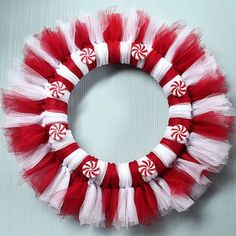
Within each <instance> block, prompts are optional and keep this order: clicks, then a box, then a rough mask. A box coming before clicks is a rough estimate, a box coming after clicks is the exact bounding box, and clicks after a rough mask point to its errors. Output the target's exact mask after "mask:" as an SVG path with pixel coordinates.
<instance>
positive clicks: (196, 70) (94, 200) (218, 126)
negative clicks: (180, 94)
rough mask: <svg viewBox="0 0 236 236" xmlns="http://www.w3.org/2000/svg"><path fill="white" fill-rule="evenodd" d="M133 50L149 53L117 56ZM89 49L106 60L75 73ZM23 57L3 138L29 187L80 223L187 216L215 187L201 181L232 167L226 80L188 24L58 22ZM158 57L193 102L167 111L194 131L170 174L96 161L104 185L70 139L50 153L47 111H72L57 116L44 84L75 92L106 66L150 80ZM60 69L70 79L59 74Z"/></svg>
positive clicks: (143, 19) (104, 15)
mask: <svg viewBox="0 0 236 236" xmlns="http://www.w3.org/2000/svg"><path fill="white" fill-rule="evenodd" d="M136 43H142V44H145V45H146V46H147V47H148V50H149V52H150V53H149V55H148V57H147V58H146V59H145V60H143V61H142V62H138V61H137V60H136V59H134V58H132V57H131V56H130V53H126V52H124V51H121V48H122V47H123V48H129V52H130V50H131V47H132V45H134V44H136ZM122 45H123V46H122ZM124 45H126V46H124ZM87 47H88V48H91V49H94V50H95V52H99V55H100V56H101V58H99V57H98V55H96V56H97V58H96V60H95V62H93V63H92V64H91V65H83V64H81V65H80V64H79V65H76V66H75V64H76V63H75V61H74V59H75V58H74V57H73V56H72V55H76V53H78V52H79V51H80V50H83V49H84V48H87ZM151 49H152V50H153V51H151ZM24 54H25V55H24V61H23V65H22V68H21V71H20V75H19V76H18V79H17V80H16V81H15V82H14V85H13V91H9V90H2V105H3V109H4V110H5V112H6V113H7V116H6V119H7V122H6V125H5V127H6V129H5V131H6V136H7V138H8V140H9V146H10V150H12V151H13V152H15V153H16V154H18V155H19V156H20V157H18V159H19V162H20V165H21V167H22V168H23V179H24V180H25V181H26V182H28V183H29V184H30V185H31V186H32V187H33V188H34V189H35V191H36V193H37V195H38V197H39V198H40V199H41V200H43V201H44V202H46V203H47V204H48V205H49V206H50V207H52V208H53V209H55V210H56V212H57V213H58V214H61V215H71V216H74V217H75V218H76V219H77V220H79V221H80V223H81V224H94V225H97V226H98V225H101V226H111V225H114V226H115V227H116V228H117V229H119V228H120V227H128V226H131V225H136V224H139V223H140V224H150V223H151V222H152V220H153V219H155V218H158V217H159V216H164V215H166V214H169V213H170V212H171V211H172V210H177V211H179V212H181V211H184V210H187V209H188V208H189V207H190V206H191V205H192V204H193V203H194V200H195V199H197V198H198V197H200V196H201V195H202V194H203V192H204V191H205V190H206V188H207V186H208V185H209V184H210V181H209V180H208V178H207V177H206V176H205V174H206V173H208V172H218V171H219V170H220V169H221V168H222V165H224V164H226V162H227V158H228V153H229V150H230V147H231V146H230V144H229V142H228V139H229V135H230V133H231V132H232V130H233V123H234V117H233V115H232V106H231V104H230V102H229V100H228V96H227V92H228V88H227V85H226V83H225V78H224V75H223V73H222V72H221V71H220V69H219V68H218V66H217V63H216V61H215V59H214V57H213V56H212V55H210V53H209V52H208V51H207V50H206V49H204V47H203V46H201V45H200V36H199V35H198V34H197V33H196V32H195V31H194V30H190V29H188V28H187V27H185V26H184V25H183V24H182V23H180V22H177V23H175V24H174V25H172V26H170V27H168V26H167V25H166V24H165V23H164V22H162V21H159V20H155V21H151V20H150V17H149V16H148V15H147V13H145V12H143V11H135V10H134V9H132V10H131V12H130V15H129V16H127V17H126V16H123V15H122V14H118V13H115V12H114V10H113V9H110V10H107V11H103V12H100V13H99V14H98V15H97V16H86V17H84V18H79V19H77V20H75V21H73V22H71V23H68V24H65V23H60V26H59V27H57V28H56V29H55V30H51V29H44V30H43V32H42V33H41V34H38V35H36V36H34V37H31V38H30V39H28V41H27V45H26V47H25V50H24ZM162 57H164V59H165V60H166V61H167V60H168V61H169V64H168V66H172V67H173V68H174V69H175V70H176V73H179V74H180V75H182V77H181V78H182V79H183V81H184V82H185V83H186V85H187V86H188V88H187V93H188V95H189V99H190V100H191V102H192V104H191V105H190V103H183V104H181V105H175V104H172V106H171V107H170V116H171V117H174V118H175V119H176V117H177V118H179V117H184V118H185V119H186V120H188V122H189V121H190V119H191V122H192V123H191V127H190V124H189V123H188V124H187V126H189V128H191V132H190V135H189V138H188V141H187V143H186V150H184V152H182V154H181V155H179V156H178V159H177V160H176V161H175V162H174V163H172V164H173V166H171V168H169V169H167V170H166V171H164V172H163V173H159V176H157V177H155V178H150V179H148V180H146V179H144V178H143V177H142V176H141V175H140V173H139V172H138V170H137V164H135V162H132V163H129V164H119V165H115V164H110V163H109V164H107V163H106V165H105V164H104V166H103V167H104V168H102V164H101V163H100V164H101V168H100V171H101V173H100V174H99V175H100V177H98V178H97V179H96V178H95V180H94V181H91V180H88V178H87V177H85V176H84V175H83V174H82V173H81V168H82V166H83V164H84V163H85V161H88V160H94V158H93V157H90V156H89V157H87V154H86V153H85V152H83V153H82V151H81V150H80V151H81V152H79V151H78V150H77V149H78V146H77V145H76V144H74V143H71V142H73V140H71V139H70V140H69V141H68V143H66V144H65V146H63V145H64V144H63V145H61V146H60V145H59V146H57V147H58V149H59V150H52V146H53V145H51V144H50V143H48V133H47V132H48V130H47V127H42V123H43V122H45V119H44V118H45V117H44V116H43V113H44V112H45V110H46V111H47V112H50V111H51V112H57V113H60V114H61V116H63V114H62V113H66V108H67V103H66V102H64V103H63V101H61V103H58V105H57V107H56V108H57V109H56V108H55V106H54V105H55V101H53V100H50V99H49V100H47V99H48V97H50V95H49V94H48V92H47V91H46V90H45V85H48V83H50V82H53V81H62V82H63V83H65V85H66V87H67V90H68V91H71V90H72V89H73V87H74V86H75V84H76V83H77V82H78V78H81V77H82V75H83V74H85V72H86V73H87V72H88V71H90V70H91V69H93V68H95V67H97V66H99V65H102V64H107V63H110V64H111V63H130V64H131V65H136V66H137V67H139V68H143V69H144V70H145V71H146V72H148V73H152V71H153V68H155V66H156V64H157V63H158V61H159V60H161V59H163V58H162ZM62 63H63V65H64V67H63V66H62ZM60 68H62V69H63V68H64V69H65V70H64V72H65V71H66V73H64V74H63V73H60ZM173 68H172V69H173ZM62 69H61V70H62ZM168 69H169V68H168ZM159 82H160V83H161V81H159ZM56 101H57V102H58V100H56ZM64 115H65V114H64ZM57 118H58V117H57ZM63 119H64V118H63ZM171 119H172V118H171ZM53 121H54V120H53ZM178 121H179V120H178ZM48 122H49V120H48ZM49 123H50V122H49ZM76 150H77V151H76ZM81 153H82V154H81ZM76 158H77V159H76ZM105 166H106V167H105ZM121 168H122V171H121ZM99 178H100V179H99Z"/></svg>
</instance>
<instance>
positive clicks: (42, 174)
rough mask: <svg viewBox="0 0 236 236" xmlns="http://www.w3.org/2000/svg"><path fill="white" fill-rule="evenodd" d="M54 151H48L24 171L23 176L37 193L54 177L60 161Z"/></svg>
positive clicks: (40, 192)
mask: <svg viewBox="0 0 236 236" xmlns="http://www.w3.org/2000/svg"><path fill="white" fill-rule="evenodd" d="M56 158H57V155H56V153H54V152H49V153H48V154H47V155H46V156H45V157H44V158H43V159H42V160H41V161H40V162H39V163H38V164H37V165H36V166H35V167H33V168H31V169H29V170H27V171H25V172H24V175H23V178H24V179H25V180H26V181H27V182H29V183H30V185H31V186H32V188H33V189H34V190H35V192H36V193H37V195H40V194H42V192H43V191H44V190H45V189H46V188H47V186H48V185H49V184H50V183H51V182H52V180H53V179H54V178H55V176H56V174H57V172H58V170H59V168H60V165H61V162H60V161H59V160H58V159H56Z"/></svg>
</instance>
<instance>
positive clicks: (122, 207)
mask: <svg viewBox="0 0 236 236" xmlns="http://www.w3.org/2000/svg"><path fill="white" fill-rule="evenodd" d="M117 172H118V175H119V186H120V189H119V198H118V207H117V213H116V217H115V219H114V222H113V225H114V226H115V227H116V228H117V229H119V228H120V227H128V226H129V225H135V224H138V217H137V210H136V206H135V203H134V188H133V187H131V186H132V178H131V173H130V169H129V164H128V163H119V164H117Z"/></svg>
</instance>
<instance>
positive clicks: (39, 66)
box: [24, 48, 55, 79]
mask: <svg viewBox="0 0 236 236" xmlns="http://www.w3.org/2000/svg"><path fill="white" fill-rule="evenodd" d="M24 64H25V65H27V66H29V67H30V68H31V69H33V70H34V71H36V72H37V73H38V74H40V75H41V76H43V77H44V78H46V79H49V78H50V77H52V76H53V75H54V73H55V69H54V68H53V67H52V66H51V65H50V64H49V63H48V62H46V61H44V60H43V59H42V58H41V57H39V56H37V55H36V54H35V53H34V52H33V51H32V50H30V49H29V48H26V50H25V57H24Z"/></svg>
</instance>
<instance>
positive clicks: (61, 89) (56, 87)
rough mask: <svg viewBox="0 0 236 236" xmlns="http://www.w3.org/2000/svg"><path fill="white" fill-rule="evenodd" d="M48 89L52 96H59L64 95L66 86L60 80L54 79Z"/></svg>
mask: <svg viewBox="0 0 236 236" xmlns="http://www.w3.org/2000/svg"><path fill="white" fill-rule="evenodd" d="M49 91H50V92H51V95H52V96H53V97H54V98H60V97H62V96H64V95H65V93H66V86H65V85H64V84H63V83H62V82H60V81H56V82H53V83H51V85H50V87H49Z"/></svg>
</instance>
